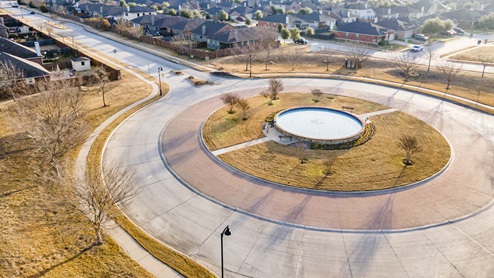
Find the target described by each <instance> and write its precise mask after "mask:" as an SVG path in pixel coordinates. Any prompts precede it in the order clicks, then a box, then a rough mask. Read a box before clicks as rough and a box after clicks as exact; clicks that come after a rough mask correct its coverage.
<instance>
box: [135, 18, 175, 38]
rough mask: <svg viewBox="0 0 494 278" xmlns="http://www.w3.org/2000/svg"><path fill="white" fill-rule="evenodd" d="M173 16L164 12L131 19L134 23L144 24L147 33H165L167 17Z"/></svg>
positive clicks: (137, 24)
mask: <svg viewBox="0 0 494 278" xmlns="http://www.w3.org/2000/svg"><path fill="white" fill-rule="evenodd" d="M171 17H174V16H171V15H164V14H156V15H154V14H151V15H144V16H141V17H138V18H134V19H132V20H131V22H132V23H134V25H136V26H142V27H143V29H144V31H146V33H150V34H156V33H163V32H162V31H163V30H164V29H165V19H167V18H171Z"/></svg>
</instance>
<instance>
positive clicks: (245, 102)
mask: <svg viewBox="0 0 494 278" xmlns="http://www.w3.org/2000/svg"><path fill="white" fill-rule="evenodd" d="M237 105H238V107H239V108H240V109H241V110H242V120H244V121H245V120H247V111H248V110H249V109H250V105H249V101H248V100H246V99H245V98H241V99H239V100H238V101H237Z"/></svg>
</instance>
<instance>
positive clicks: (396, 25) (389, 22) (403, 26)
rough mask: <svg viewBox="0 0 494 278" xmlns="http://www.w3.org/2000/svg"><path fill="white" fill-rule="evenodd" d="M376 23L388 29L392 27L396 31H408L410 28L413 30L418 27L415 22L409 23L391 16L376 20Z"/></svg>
mask: <svg viewBox="0 0 494 278" xmlns="http://www.w3.org/2000/svg"><path fill="white" fill-rule="evenodd" d="M376 25H378V26H381V27H384V28H386V29H392V30H395V31H408V30H413V29H415V28H417V26H415V25H413V24H408V23H407V22H404V21H401V20H398V19H396V18H391V19H387V18H384V19H381V20H379V21H378V22H376Z"/></svg>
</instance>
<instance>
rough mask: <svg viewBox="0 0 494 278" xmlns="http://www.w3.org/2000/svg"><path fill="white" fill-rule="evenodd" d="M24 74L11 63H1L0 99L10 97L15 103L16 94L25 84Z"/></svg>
mask: <svg viewBox="0 0 494 278" xmlns="http://www.w3.org/2000/svg"><path fill="white" fill-rule="evenodd" d="M23 77H24V72H23V71H22V70H21V69H19V68H17V67H16V66H15V65H14V64H12V62H10V61H0V97H7V96H10V97H12V99H13V100H14V101H15V100H16V97H15V94H16V92H17V91H19V90H20V89H21V88H22V87H23V86H24V83H23V82H21V80H22V78H23Z"/></svg>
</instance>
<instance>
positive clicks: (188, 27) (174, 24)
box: [163, 16, 206, 31]
mask: <svg viewBox="0 0 494 278" xmlns="http://www.w3.org/2000/svg"><path fill="white" fill-rule="evenodd" d="M205 21H206V19H203V18H193V19H188V18H185V17H181V16H174V17H169V18H166V19H165V20H164V22H163V27H166V28H170V29H173V30H178V31H192V30H194V29H196V28H197V27H198V26H200V25H201V24H203V23H204V22H205Z"/></svg>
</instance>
